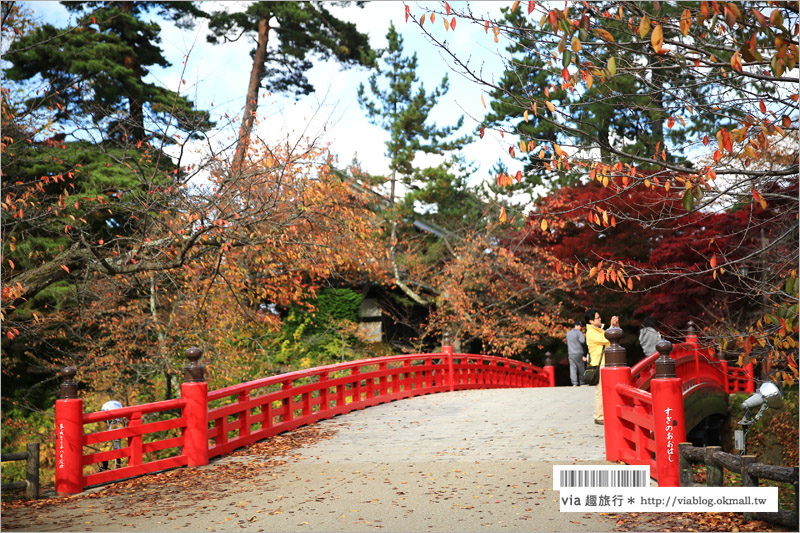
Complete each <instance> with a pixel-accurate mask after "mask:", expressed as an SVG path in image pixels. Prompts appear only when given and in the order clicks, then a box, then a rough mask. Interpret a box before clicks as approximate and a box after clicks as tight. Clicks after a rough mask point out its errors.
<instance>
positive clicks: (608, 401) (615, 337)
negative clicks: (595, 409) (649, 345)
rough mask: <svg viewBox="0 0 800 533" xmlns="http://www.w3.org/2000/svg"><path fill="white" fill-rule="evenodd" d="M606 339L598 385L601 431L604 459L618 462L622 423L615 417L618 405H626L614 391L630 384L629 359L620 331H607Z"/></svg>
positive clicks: (610, 329) (609, 329) (616, 329)
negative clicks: (600, 395) (601, 417)
mask: <svg viewBox="0 0 800 533" xmlns="http://www.w3.org/2000/svg"><path fill="white" fill-rule="evenodd" d="M605 337H606V339H608V341H609V343H610V344H609V346H608V347H606V349H605V351H604V352H603V353H604V354H605V355H604V356H603V357H604V359H605V366H604V367H603V368H601V369H600V383H598V384H597V386H598V387H602V388H603V389H602V390H603V431H604V434H605V441H606V460H607V461H619V460H620V453H619V452H620V449H621V448H622V445H621V442H620V439H622V435H623V432H622V422H621V421H620V420H619V418H618V417H617V406H618V405H623V404H624V403H625V402H624V400H623V399H622V397H621V396H620V394H619V393H618V392H617V385H618V384H622V385H630V384H631V367H629V366H628V357H627V353H626V351H625V348H624V347H622V346H620V344H619V340H620V339H621V338H622V330H621V329H620V328H608V329H607V330H606V332H605Z"/></svg>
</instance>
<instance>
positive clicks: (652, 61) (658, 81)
mask: <svg viewBox="0 0 800 533" xmlns="http://www.w3.org/2000/svg"><path fill="white" fill-rule="evenodd" d="M648 63H649V66H650V67H651V72H652V73H653V81H652V83H653V87H652V91H653V97H652V98H653V100H652V108H651V110H650V120H651V121H652V137H651V140H650V142H651V143H652V146H649V147H648V148H649V149H650V150H652V151H653V152H655V149H656V146H659V143H660V146H661V149H662V150H667V143H666V142H664V121H665V120H666V118H667V114H666V112H665V111H664V91H663V89H662V87H663V86H664V76H663V75H662V74H661V73H660V71H659V70H658V67H659V64H660V61H659V59H658V58H657V57H655V56H654V55H653V54H651V55H650V58H649V60H648ZM655 155H656V160H658V158H659V157H661V155H660V153H657V154H655ZM665 155H667V154H666V152H665ZM662 161H663V159H662Z"/></svg>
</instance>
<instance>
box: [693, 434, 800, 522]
mask: <svg viewBox="0 0 800 533" xmlns="http://www.w3.org/2000/svg"><path fill="white" fill-rule="evenodd" d="M678 463H679V469H680V486H681V487H692V486H694V485H695V482H694V472H693V468H692V465H693V464H695V463H702V464H705V465H706V485H707V486H709V487H721V486H722V484H723V478H724V474H725V469H728V470H729V471H731V472H735V473H737V474H741V476H742V486H743V487H757V486H758V483H759V479H769V480H771V481H778V482H781V483H790V484H792V485H793V488H794V504H795V505H794V510H793V511H786V510H783V511H778V512H775V513H773V512H769V513H768V512H758V513H745V518H746V519H748V520H751V519H753V518H756V519H759V520H764V521H767V522H771V523H773V524H780V525H782V526H787V527H794V528H795V531H796V530H797V525H798V514H797V510H798V504H800V500H799V499H798V468H797V467H794V468H791V467H786V466H774V465H767V464H763V463H758V462H756V456H755V455H733V454H730V453H726V452H723V451H722V449H721V448H720V447H719V446H706V447H705V448H695V447H694V446H692V443H691V442H681V443H680V444H679V445H678Z"/></svg>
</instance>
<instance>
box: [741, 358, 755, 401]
mask: <svg viewBox="0 0 800 533" xmlns="http://www.w3.org/2000/svg"><path fill="white" fill-rule="evenodd" d="M744 368H745V370H746V371H747V374H746V375H747V381H745V382H744V392H745V393H746V394H753V393H754V392H755V391H756V376H755V374H754V372H755V369H754V367H753V363H752V362H750V363H748V364H747V366H745V367H744Z"/></svg>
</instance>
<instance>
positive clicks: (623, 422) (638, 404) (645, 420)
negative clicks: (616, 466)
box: [615, 382, 658, 475]
mask: <svg viewBox="0 0 800 533" xmlns="http://www.w3.org/2000/svg"><path fill="white" fill-rule="evenodd" d="M615 391H616V393H617V394H618V396H619V399H620V400H621V402H620V403H619V404H618V405H617V406H616V410H615V415H616V417H617V418H618V420H619V421H620V423H619V425H618V432H617V435H616V443H617V448H618V450H617V454H618V455H617V460H619V461H623V462H625V463H627V464H630V465H649V466H650V472H651V473H652V472H656V473H657V472H658V466H657V464H656V461H655V450H656V441H655V420H654V416H653V395H652V394H651V393H650V392H648V391H643V390H641V389H639V388H638V387H634V386H631V385H626V384H625V383H624V382H623V383H617V385H616V386H615ZM651 475H652V474H651Z"/></svg>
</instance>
